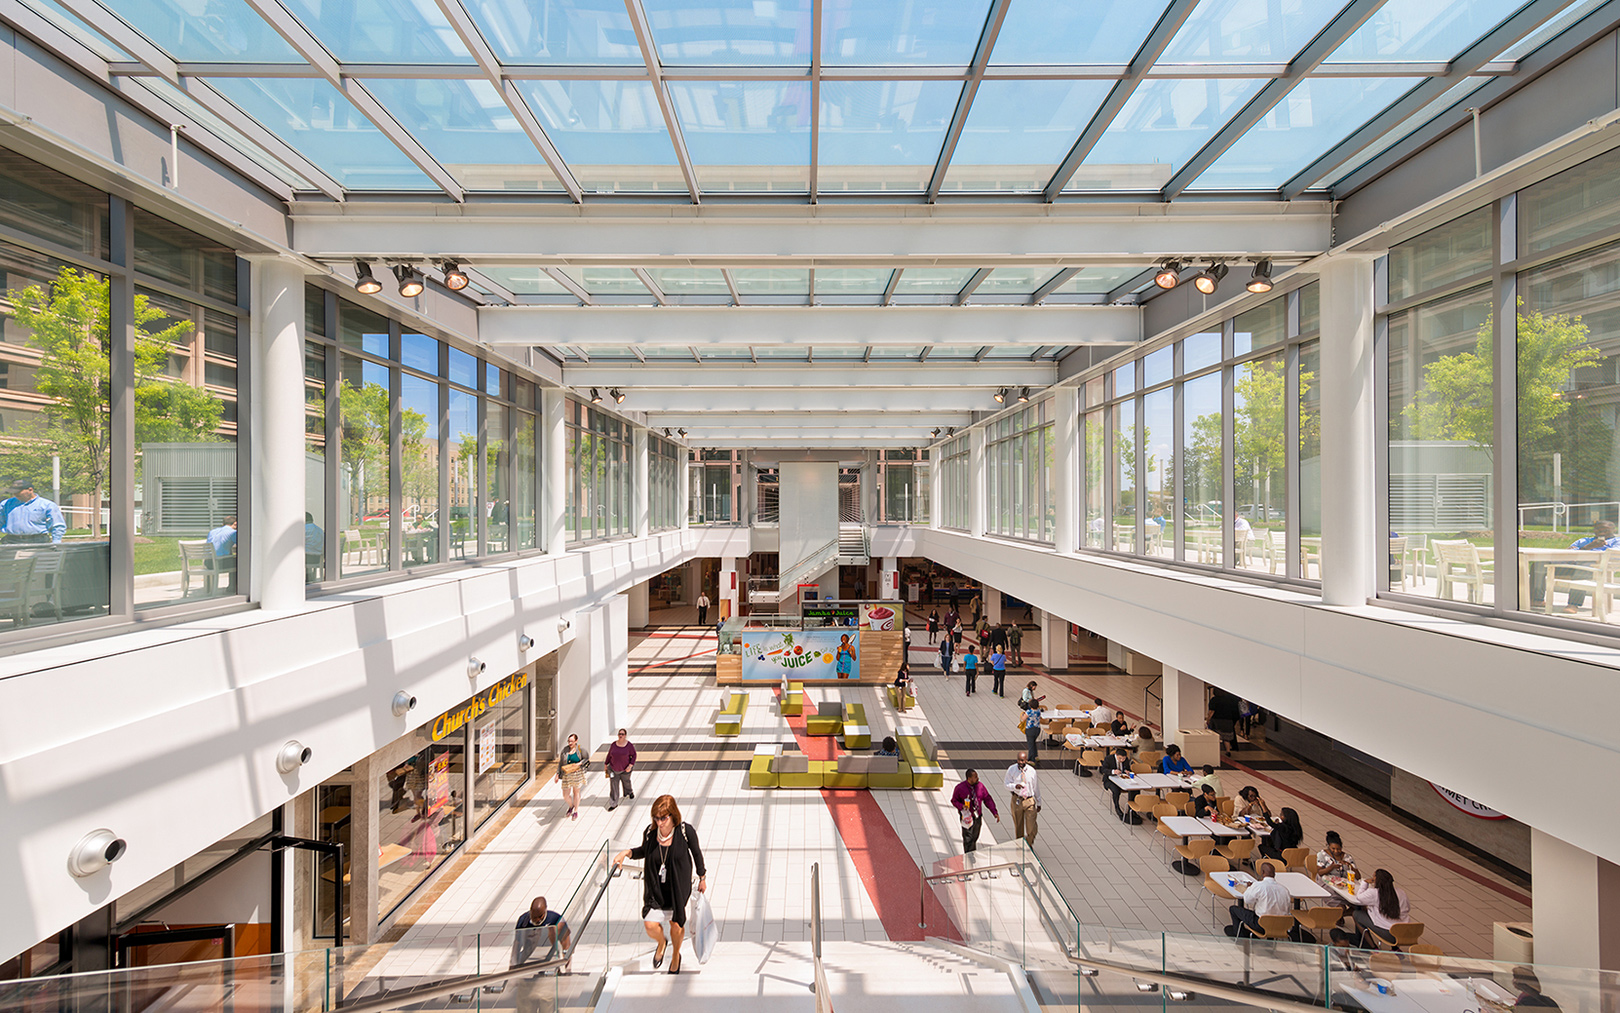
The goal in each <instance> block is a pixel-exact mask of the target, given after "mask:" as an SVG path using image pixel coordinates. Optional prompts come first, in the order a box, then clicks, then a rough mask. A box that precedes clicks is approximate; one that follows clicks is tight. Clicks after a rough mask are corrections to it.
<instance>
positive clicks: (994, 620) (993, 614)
mask: <svg viewBox="0 0 1620 1013" xmlns="http://www.w3.org/2000/svg"><path fill="white" fill-rule="evenodd" d="M979 594H980V597H981V598H982V599H983V600H984V619H985V622H987V623H989V624H990V625H991V626H1000V625H1001V592H1000V591H997V590H996V589H995V588H993V587H991V586H990V585H989V584H981V585H979Z"/></svg>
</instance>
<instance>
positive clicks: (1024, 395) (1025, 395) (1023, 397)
mask: <svg viewBox="0 0 1620 1013" xmlns="http://www.w3.org/2000/svg"><path fill="white" fill-rule="evenodd" d="M1028 400H1029V388H1028V387H1025V388H1024V389H1023V390H1021V391H1019V392H1018V403H1019V404H1023V403H1024V402H1025V401H1028Z"/></svg>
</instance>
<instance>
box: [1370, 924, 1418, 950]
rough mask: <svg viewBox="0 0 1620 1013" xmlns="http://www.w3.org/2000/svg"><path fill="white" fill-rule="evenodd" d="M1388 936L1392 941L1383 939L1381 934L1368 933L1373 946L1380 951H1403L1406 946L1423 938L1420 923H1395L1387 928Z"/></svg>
mask: <svg viewBox="0 0 1620 1013" xmlns="http://www.w3.org/2000/svg"><path fill="white" fill-rule="evenodd" d="M1389 934H1390V935H1391V936H1393V937H1394V941H1393V942H1392V941H1390V940H1389V939H1385V938H1384V936H1383V934H1382V933H1379V932H1374V931H1369V932H1368V933H1367V935H1369V936H1371V937H1372V941H1373V945H1374V946H1375V947H1377V948H1378V949H1380V950H1404V949H1406V948H1407V947H1408V946H1411V945H1412V944H1413V943H1415V942H1417V941H1418V940H1419V939H1422V938H1423V923H1422V922H1396V923H1395V924H1394V925H1391V926H1390V927H1389Z"/></svg>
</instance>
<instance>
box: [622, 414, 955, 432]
mask: <svg viewBox="0 0 1620 1013" xmlns="http://www.w3.org/2000/svg"><path fill="white" fill-rule="evenodd" d="M972 424H973V414H972V413H971V412H946V411H937V412H896V413H893V414H887V413H884V412H849V413H843V414H838V413H831V412H814V413H810V412H784V413H780V414H777V413H771V412H753V413H743V412H648V413H647V425H649V426H668V427H669V428H671V429H685V430H687V431H688V432H704V431H714V430H725V429H736V430H752V431H754V432H773V431H775V432H780V431H782V430H800V431H803V430H812V429H813V430H818V431H822V430H827V431H834V432H838V431H844V432H848V431H850V430H863V431H870V430H873V429H917V428H922V429H932V428H933V427H934V426H941V427H948V426H968V425H972Z"/></svg>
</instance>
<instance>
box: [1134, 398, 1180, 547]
mask: <svg viewBox="0 0 1620 1013" xmlns="http://www.w3.org/2000/svg"><path fill="white" fill-rule="evenodd" d="M1142 409H1143V412H1144V413H1145V415H1144V418H1143V421H1142V453H1143V455H1144V460H1143V462H1142V495H1143V497H1144V499H1143V509H1144V510H1145V513H1144V517H1145V518H1146V520H1145V521H1144V522H1143V523H1144V524H1145V525H1146V529H1145V533H1144V535H1143V539H1144V542H1145V544H1144V545H1143V546H1142V551H1143V552H1145V553H1147V554H1148V555H1152V556H1173V555H1174V554H1175V544H1176V542H1175V516H1176V503H1175V496H1176V485H1175V435H1176V426H1175V391H1173V390H1171V389H1170V388H1168V387H1163V388H1160V389H1159V390H1156V391H1153V392H1152V393H1150V394H1147V395H1145V396H1144V397H1143V399H1142Z"/></svg>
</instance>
